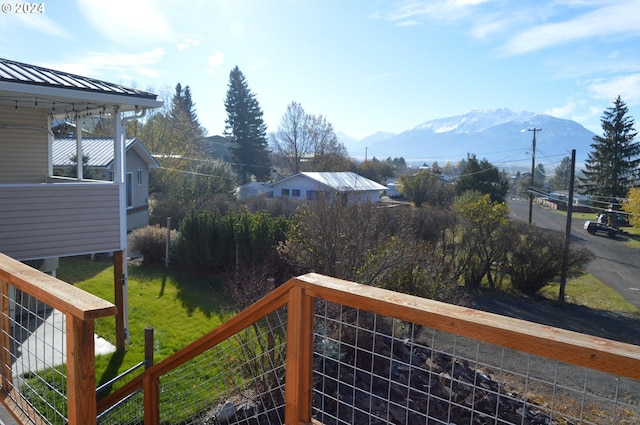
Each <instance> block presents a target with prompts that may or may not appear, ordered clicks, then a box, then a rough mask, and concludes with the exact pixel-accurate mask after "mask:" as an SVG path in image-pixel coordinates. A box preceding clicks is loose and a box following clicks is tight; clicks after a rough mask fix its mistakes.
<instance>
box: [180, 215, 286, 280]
mask: <svg viewBox="0 0 640 425" xmlns="http://www.w3.org/2000/svg"><path fill="white" fill-rule="evenodd" d="M287 226H288V220H287V219H286V218H284V217H271V216H270V215H269V214H267V213H264V212H262V213H257V214H250V213H249V212H246V211H245V212H241V213H237V214H235V213H231V214H227V215H222V214H221V213H220V211H218V210H214V211H190V212H189V213H188V214H187V216H186V217H185V218H184V220H183V221H182V222H181V223H180V236H179V238H178V245H177V251H178V259H179V262H180V264H182V265H183V266H185V267H188V268H190V269H191V270H194V271H199V272H205V273H209V272H228V271H232V270H233V269H234V268H235V267H237V266H242V267H252V266H255V265H257V264H260V263H262V262H263V261H264V260H265V259H266V258H267V257H268V256H270V255H272V254H274V253H275V252H276V247H277V246H278V245H279V244H281V243H283V242H284V235H285V232H286V229H287Z"/></svg>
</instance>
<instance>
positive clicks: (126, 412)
mask: <svg viewBox="0 0 640 425" xmlns="http://www.w3.org/2000/svg"><path fill="white" fill-rule="evenodd" d="M143 422H144V393H143V392H142V391H136V392H134V393H133V394H131V395H130V396H129V397H127V398H126V399H124V400H122V401H121V402H119V403H118V404H116V405H115V406H112V407H111V408H110V409H108V410H106V411H104V412H102V413H101V414H100V415H98V421H97V423H98V425H141V424H142V423H143Z"/></svg>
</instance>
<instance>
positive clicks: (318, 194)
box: [307, 190, 329, 201]
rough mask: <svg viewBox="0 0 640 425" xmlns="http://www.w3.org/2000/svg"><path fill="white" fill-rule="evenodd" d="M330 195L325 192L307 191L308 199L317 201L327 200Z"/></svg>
mask: <svg viewBox="0 0 640 425" xmlns="http://www.w3.org/2000/svg"><path fill="white" fill-rule="evenodd" d="M328 194H329V193H328V192H324V191H322V190H307V199H310V200H312V201H315V200H318V199H323V198H325V197H326V196H327V195H328Z"/></svg>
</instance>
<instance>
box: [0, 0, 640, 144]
mask: <svg viewBox="0 0 640 425" xmlns="http://www.w3.org/2000/svg"><path fill="white" fill-rule="evenodd" d="M42 3H43V4H44V7H45V12H44V13H42V14H18V13H15V5H16V3H15V2H14V3H7V4H9V5H10V6H12V8H13V11H11V12H9V13H0V33H1V34H2V42H0V57H3V58H7V59H12V60H17V61H21V62H26V63H31V64H36V65H41V66H46V67H50V68H54V69H59V70H64V71H68V72H73V73H77V74H80V75H84V76H89V77H94V78H99V79H104V80H107V81H111V82H115V83H120V84H124V85H129V86H134V87H137V88H141V89H148V90H151V91H154V92H156V93H159V94H161V95H162V96H164V97H166V98H170V96H171V94H172V93H173V91H174V88H175V86H176V84H177V83H181V84H182V85H183V86H185V85H188V86H190V88H191V91H192V94H193V100H194V102H195V104H196V111H197V114H198V117H199V119H200V122H201V123H202V124H203V126H204V127H206V129H207V131H208V133H209V134H210V135H213V134H221V132H222V131H223V129H224V119H225V118H226V112H225V110H224V98H225V96H226V91H227V84H228V81H229V71H230V70H231V69H232V68H233V67H234V66H236V65H237V66H239V67H240V69H241V71H242V72H243V73H244V74H245V76H246V78H247V81H248V83H249V87H250V88H251V90H252V91H253V92H254V93H255V94H256V98H257V100H258V102H259V103H260V106H261V107H262V110H263V112H264V119H265V122H266V123H267V125H268V128H269V131H270V132H271V131H276V130H277V127H278V124H279V123H280V120H281V118H282V116H283V114H284V113H285V110H286V107H287V105H288V104H289V103H291V102H292V101H296V102H298V103H300V104H301V105H302V107H303V108H304V109H305V111H307V112H308V113H312V114H316V115H323V116H325V117H326V118H327V119H328V120H329V121H330V122H331V123H333V125H334V128H335V130H336V131H338V132H343V133H346V134H348V135H350V136H352V137H356V138H362V137H365V136H367V135H370V134H373V133H375V132H377V131H385V132H395V133H397V132H401V131H403V130H408V129H411V128H413V127H415V126H417V125H419V124H421V123H423V122H424V121H427V120H431V119H436V118H443V117H448V116H452V115H461V114H464V113H465V112H468V111H470V110H476V109H495V108H503V107H504V108H509V109H513V110H516V111H531V112H538V113H548V114H551V115H554V116H556V117H558V118H567V119H572V120H575V121H577V122H579V123H580V124H582V125H584V126H585V127H587V128H589V129H590V130H592V131H594V132H595V133H597V134H601V133H602V132H601V127H600V117H601V115H602V112H603V111H604V110H605V108H607V107H609V106H611V104H612V102H613V100H614V99H615V97H616V96H618V95H621V96H622V99H623V100H624V101H625V102H627V104H628V106H629V108H630V114H631V115H632V116H633V117H634V118H635V119H636V122H640V24H639V21H638V17H639V16H640V0H550V1H545V0H531V1H529V0H511V1H508V0H495V1H492V0H425V1H412V0H407V1H400V0H399V1H375V0H369V1H364V0H308V1H306V0H268V1H267V0H262V1H251V0H224V1H217V0H191V1H183V0H158V1H153V0H127V1H121V0H109V1H106V0H99V1H97V0H75V1H63V0H45V1H44V2H42ZM639 126H640V125H637V126H636V127H639Z"/></svg>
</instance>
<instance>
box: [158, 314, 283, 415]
mask: <svg viewBox="0 0 640 425" xmlns="http://www.w3.org/2000/svg"><path fill="white" fill-rule="evenodd" d="M286 319H287V318H286V309H285V308H283V309H280V310H277V311H276V312H274V313H272V314H270V315H269V316H267V317H265V318H264V319H262V320H260V321H258V322H256V323H254V324H252V325H251V326H249V327H247V328H245V329H244V330H243V331H242V332H240V333H238V334H236V335H235V336H234V337H233V338H231V339H229V340H227V341H224V342H223V343H221V344H218V345H216V346H215V347H213V348H211V349H209V350H207V351H205V352H204V353H202V354H201V355H199V356H197V357H196V358H194V359H192V360H190V361H188V362H186V363H184V364H182V365H180V366H179V367H177V368H175V369H173V370H171V371H170V372H169V373H168V374H166V375H164V376H162V377H161V378H160V422H161V423H167V424H178V423H179V424H184V425H187V424H210V423H220V424H226V423H237V424H282V423H284V378H285V356H286Z"/></svg>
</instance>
